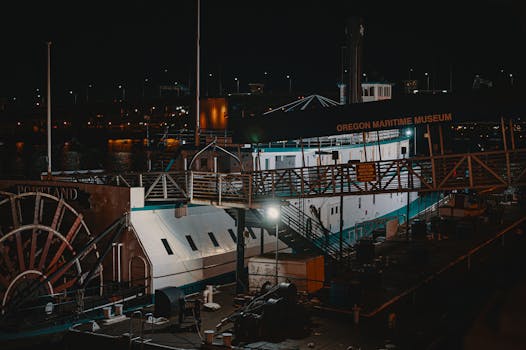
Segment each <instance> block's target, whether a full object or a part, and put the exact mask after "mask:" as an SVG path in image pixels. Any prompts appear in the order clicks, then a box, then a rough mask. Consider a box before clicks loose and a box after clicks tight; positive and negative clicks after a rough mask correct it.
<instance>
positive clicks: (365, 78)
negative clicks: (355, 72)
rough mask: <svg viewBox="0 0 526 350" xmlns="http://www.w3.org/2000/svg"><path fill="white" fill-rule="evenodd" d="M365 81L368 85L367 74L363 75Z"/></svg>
mask: <svg viewBox="0 0 526 350" xmlns="http://www.w3.org/2000/svg"><path fill="white" fill-rule="evenodd" d="M362 75H363V80H365V82H366V83H367V74H366V73H363V74H362Z"/></svg>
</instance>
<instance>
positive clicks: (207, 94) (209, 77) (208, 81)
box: [206, 73, 214, 96]
mask: <svg viewBox="0 0 526 350" xmlns="http://www.w3.org/2000/svg"><path fill="white" fill-rule="evenodd" d="M213 76H214V75H213V74H212V73H208V80H207V82H206V96H209V93H208V92H209V90H210V79H212V77H213Z"/></svg>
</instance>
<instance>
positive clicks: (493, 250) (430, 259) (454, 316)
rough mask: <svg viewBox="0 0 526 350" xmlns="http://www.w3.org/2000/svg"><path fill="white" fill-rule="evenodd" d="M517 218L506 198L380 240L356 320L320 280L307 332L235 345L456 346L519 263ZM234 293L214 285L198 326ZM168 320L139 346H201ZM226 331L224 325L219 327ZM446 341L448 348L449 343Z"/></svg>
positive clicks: (224, 309)
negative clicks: (454, 219) (431, 230)
mask: <svg viewBox="0 0 526 350" xmlns="http://www.w3.org/2000/svg"><path fill="white" fill-rule="evenodd" d="M524 218H525V217H524V213H523V212H522V208H521V207H519V206H515V205H509V206H505V207H504V208H503V212H501V213H500V214H498V215H495V216H493V217H490V218H489V219H486V220H484V219H483V218H476V219H470V220H461V222H458V225H457V229H456V230H453V229H450V231H449V232H446V233H445V234H443V235H442V236H441V239H440V240H439V239H438V237H436V236H435V237H433V239H432V238H431V237H429V236H428V237H427V238H424V239H420V240H411V239H407V238H406V237H404V236H403V235H401V236H399V237H397V238H396V239H394V240H391V241H387V242H384V243H382V244H381V245H379V246H377V248H376V255H377V259H376V260H375V261H374V262H373V263H372V264H371V266H373V265H375V264H376V268H375V271H381V273H379V274H377V275H375V276H376V277H372V278H371V276H369V277H370V278H367V279H362V280H361V284H362V287H361V288H362V290H363V292H362V294H361V298H360V299H359V304H360V306H361V309H360V313H361V315H360V320H359V323H358V324H355V322H354V320H353V316H354V315H353V309H352V306H353V305H352V304H353V302H354V301H353V300H350V301H349V300H345V299H344V300H342V299H337V303H336V305H335V304H334V298H333V297H334V295H333V296H332V297H331V289H330V287H326V288H324V289H322V290H321V291H320V293H318V294H317V295H315V296H310V298H309V301H308V302H307V303H306V304H305V305H306V307H308V309H309V310H310V311H311V322H312V330H311V332H310V335H308V336H306V337H304V338H301V339H284V340H282V341H278V342H266V341H259V342H254V343H250V344H243V347H240V348H244V349H276V350H278V349H283V350H284V349H306V348H311V347H313V348H315V349H348V348H349V347H350V346H352V347H353V348H361V349H378V348H390V346H391V345H388V344H397V345H399V346H400V347H401V348H404V349H405V348H415V349H417V348H428V346H429V344H434V343H435V344H438V343H443V342H444V341H446V342H451V341H452V340H451V339H455V340H454V341H456V342H457V344H454V345H458V342H462V341H463V340H462V339H463V334H465V332H466V330H467V329H468V328H469V326H470V325H471V324H472V323H473V320H474V317H476V316H477V315H478V310H479V308H480V306H481V305H482V304H484V303H485V302H486V301H487V297H488V296H490V295H491V293H492V292H493V289H492V288H491V283H492V281H494V280H495V279H498V278H501V277H502V275H503V272H502V271H503V270H506V271H508V272H509V273H512V271H515V270H514V269H517V268H519V269H520V268H523V267H524V265H525V263H524V262H522V263H520V264H518V263H517V261H518V259H517V258H516V254H517V253H518V252H519V251H520V249H523V248H524V246H525V243H524V240H525V238H526V237H525V235H520V234H518V233H520V229H523V230H524V228H525V226H524ZM422 252H424V253H422ZM387 257H389V258H387ZM510 265H513V266H514V268H510V267H509V266H510ZM357 275H359V271H358V270H356V269H354V270H353V271H351V272H349V271H347V272H345V273H341V274H340V275H339V276H337V278H336V280H337V281H351V280H353V279H354V278H355V277H356V276H357ZM342 283H343V282H342ZM198 297H200V296H198ZM235 297H236V295H235V287H234V286H233V285H229V286H221V287H218V289H217V293H215V294H214V302H217V303H218V304H220V305H221V309H219V310H217V311H202V312H201V316H202V325H201V333H202V331H204V330H208V329H215V327H216V325H217V324H218V323H219V322H220V321H221V320H222V319H223V318H224V317H226V316H228V315H230V314H231V313H232V312H234V311H235V309H236V306H235V305H234V298H235ZM485 297H486V298H485ZM331 299H332V300H331ZM331 301H332V302H333V303H332V305H331V304H330V302H331ZM481 303H482V304H481ZM147 312H153V307H150V308H146V309H143V310H142V314H143V315H144V314H145V313H147ZM388 320H391V323H389V321H388ZM139 322H140V321H139V320H137V319H134V320H133V321H132V326H133V328H134V329H135V330H133V331H132V333H133V334H134V336H137V333H138V327H139ZM175 324H176V321H175V319H170V321H169V322H168V323H167V324H165V325H161V326H157V325H153V328H152V326H151V324H145V326H144V332H143V334H142V338H143V339H146V340H147V341H146V343H145V344H144V345H147V344H154V343H155V344H161V345H163V346H167V347H172V348H179V349H197V348H200V346H201V343H202V340H201V338H200V336H199V334H198V333H197V332H195V330H191V331H184V330H179V329H177V327H176V326H175ZM99 325H100V322H99ZM187 326H191V324H187ZM129 330H130V319H127V320H125V321H122V322H119V323H115V324H111V325H107V326H106V325H101V329H100V330H98V331H97V332H96V333H98V334H104V335H107V336H110V337H115V338H121V341H122V339H123V337H122V336H123V334H125V333H128V332H129ZM225 331H228V328H225V329H223V330H222V332H225ZM217 334H218V335H219V334H221V333H217ZM70 336H71V337H70ZM77 336H78V333H77ZM68 337H70V339H71V340H70V341H73V342H75V345H76V346H77V345H78V340H75V339H76V337H75V334H72V333H71V332H70V333H69V334H68ZM125 339H129V338H125ZM216 341H217V342H220V341H221V340H220V339H216ZM83 343H84V342H83ZM88 343H89V342H88ZM86 344H87V343H86ZM123 344H124V343H123ZM447 344H448V346H449V348H454V346H453V345H451V343H447ZM424 345H425V346H424ZM431 348H432V347H431Z"/></svg>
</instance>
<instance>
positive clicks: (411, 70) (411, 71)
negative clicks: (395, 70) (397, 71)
mask: <svg viewBox="0 0 526 350" xmlns="http://www.w3.org/2000/svg"><path fill="white" fill-rule="evenodd" d="M411 73H413V68H409V80H411Z"/></svg>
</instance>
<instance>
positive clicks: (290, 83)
mask: <svg viewBox="0 0 526 350" xmlns="http://www.w3.org/2000/svg"><path fill="white" fill-rule="evenodd" d="M286 78H287V79H288V80H289V95H291V94H292V77H291V76H290V75H289V74H287V77H286Z"/></svg>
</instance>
